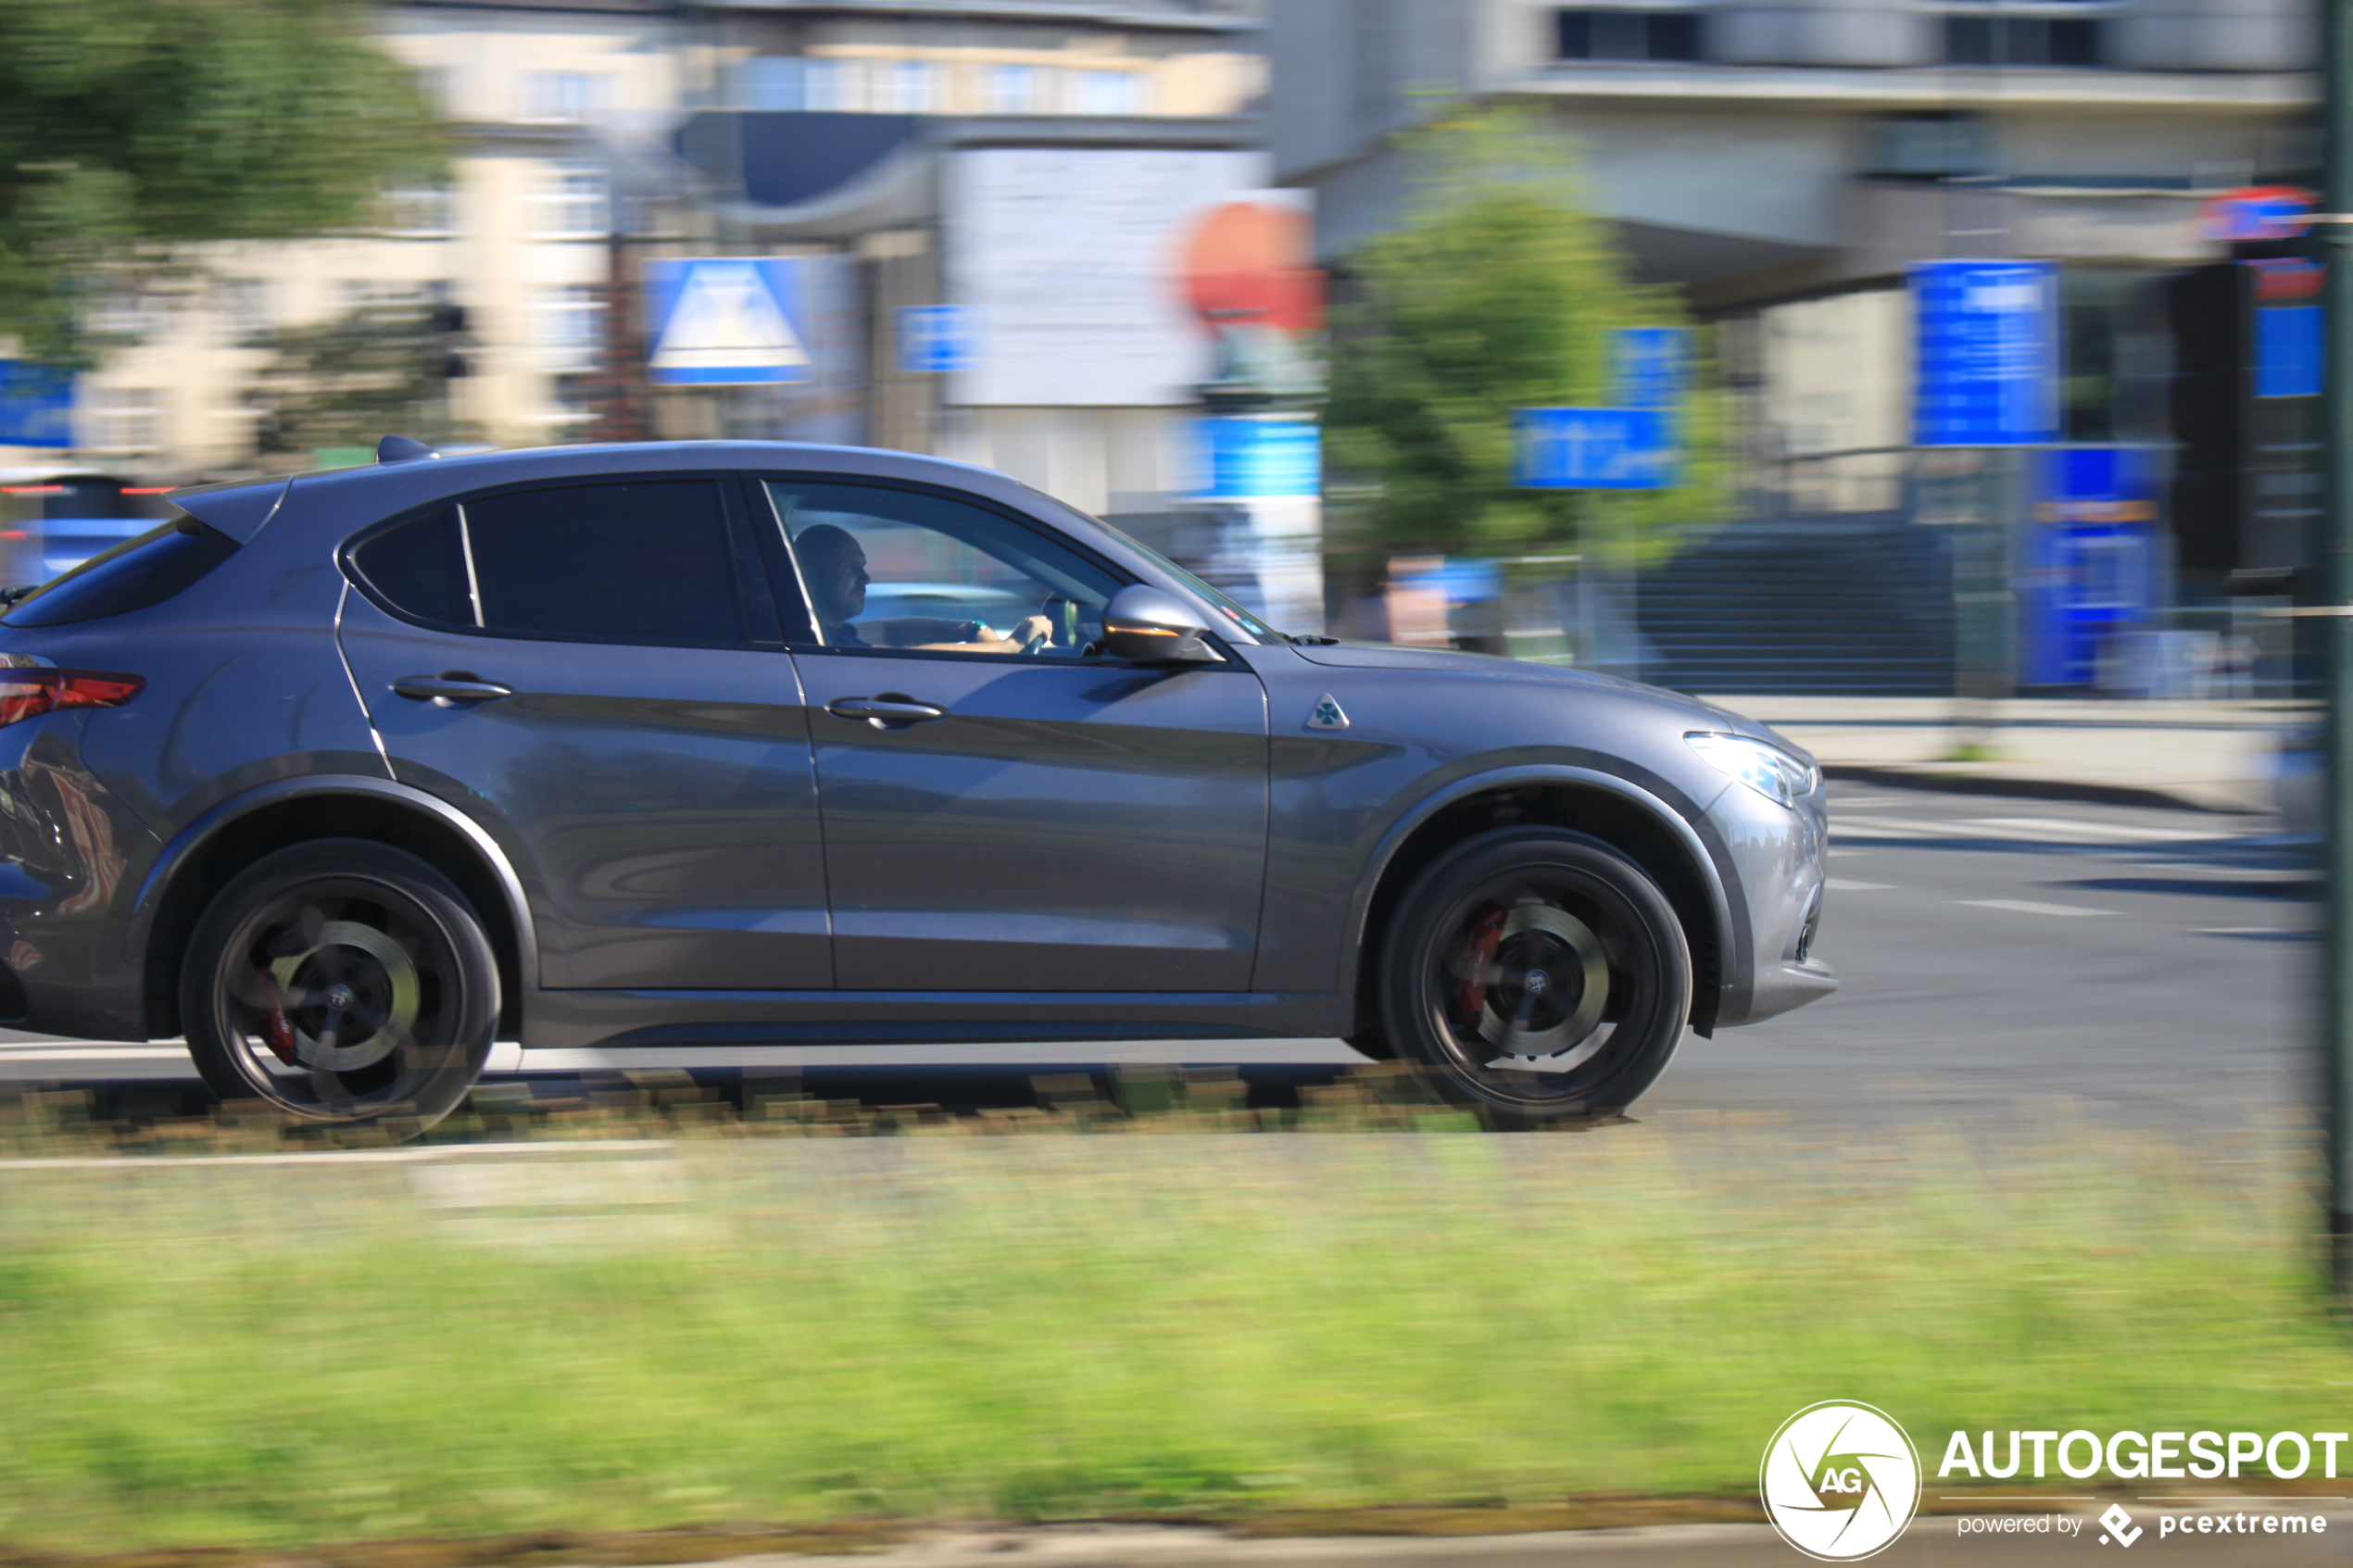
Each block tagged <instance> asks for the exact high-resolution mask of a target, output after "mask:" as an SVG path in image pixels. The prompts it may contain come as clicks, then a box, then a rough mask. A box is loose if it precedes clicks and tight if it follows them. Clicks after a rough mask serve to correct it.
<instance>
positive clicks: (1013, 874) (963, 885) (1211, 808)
mask: <svg viewBox="0 0 2353 1568" xmlns="http://www.w3.org/2000/svg"><path fill="white" fill-rule="evenodd" d="M797 657H798V659H799V664H800V667H801V671H802V673H803V678H804V679H805V680H806V681H807V682H808V684H809V717H810V724H811V726H812V731H813V733H814V734H815V736H816V747H817V776H818V781H819V788H820V790H821V791H822V794H823V797H824V803H825V872H826V878H827V882H828V884H829V885H830V886H831V888H832V892H833V911H834V961H835V971H836V979H837V984H838V985H842V986H843V987H845V988H850V989H862V990H879V989H885V988H888V989H892V990H903V991H984V990H1005V991H1054V990H1065V989H1067V990H1087V991H1097V992H1101V991H1221V992H1237V991H1243V990H1246V989H1248V988H1249V987H1250V985H1251V966H1252V953H1253V951H1254V950H1255V948H1256V947H1257V942H1258V918H1259V895H1260V890H1261V887H1262V885H1263V883H1264V879H1265V859H1266V699H1265V693H1264V692H1263V691H1262V690H1261V689H1260V687H1259V684H1258V682H1257V680H1256V678H1255V677H1253V676H1252V674H1251V672H1250V671H1249V670H1248V669H1247V668H1243V667H1239V666H1235V665H1228V666H1226V667H1223V668H1210V669H1189V670H1139V669H1134V668H1130V667H1126V666H1119V665H1112V666H1105V665H1102V664H1099V663H1079V662H1076V661H1071V660H1061V659H1024V660H1020V661H1018V662H1011V661H1007V660H1003V659H975V658H971V657H967V656H959V655H954V654H938V655H931V656H925V655H922V654H911V653H904V652H887V653H886V652H874V653H854V652H828V653H805V654H801V655H799V656H797ZM885 693H889V694H891V695H893V696H908V697H912V698H913V699H914V700H915V701H917V702H922V703H928V704H932V705H935V706H937V707H939V708H943V709H947V712H946V715H945V716H944V717H942V718H939V719H935V720H928V721H922V722H917V723H912V724H908V725H906V726H904V727H886V726H884V725H881V724H878V723H875V722H873V721H868V720H864V719H856V718H838V717H837V716H835V715H834V714H832V713H830V712H828V711H826V707H827V705H828V704H829V703H832V702H834V701H836V700H837V699H839V698H843V697H853V696H878V695H881V694H885Z"/></svg>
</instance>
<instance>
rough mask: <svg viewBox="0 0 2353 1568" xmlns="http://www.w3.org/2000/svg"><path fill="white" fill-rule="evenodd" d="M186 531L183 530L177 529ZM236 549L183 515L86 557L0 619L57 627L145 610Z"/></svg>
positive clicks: (224, 537)
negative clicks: (73, 622) (101, 552)
mask: <svg viewBox="0 0 2353 1568" xmlns="http://www.w3.org/2000/svg"><path fill="white" fill-rule="evenodd" d="M183 530H186V532H182V531H183ZM236 553H237V542H236V541H235V540H234V539H232V538H230V537H229V536H228V535H227V534H226V533H220V531H219V530H217V529H212V528H208V527H206V526H205V525H204V524H203V523H200V522H198V521H196V520H195V519H194V518H189V517H183V518H179V519H175V520H174V521H170V522H167V523H164V524H163V525H161V526H160V527H157V528H151V529H149V530H147V531H146V532H145V533H142V534H140V535H138V536H137V537H136V538H132V539H126V540H124V541H123V542H122V543H121V544H120V545H117V546H115V547H114V548H112V549H110V550H107V551H106V552H105V553H103V554H101V555H95V556H92V557H91V558H89V559H88V560H86V561H83V562H82V564H81V565H80V566H77V567H75V568H74V569H73V570H72V571H69V572H67V573H66V574H65V575H64V576H62V577H59V578H57V579H55V580H54V581H52V582H50V583H47V584H45V585H44V587H43V588H42V589H41V591H40V592H39V593H36V594H32V595H30V596H27V597H25V598H23V599H20V600H19V601H18V602H17V605H16V608H13V609H11V610H9V611H8V613H7V614H6V616H5V617H0V624H5V625H9V626H62V625H65V624H67V623H68V622H69V621H95V620H98V619H99V618H100V617H102V616H108V615H122V614H125V613H127V612H129V611H131V610H134V609H145V608H148V607H149V606H151V605H159V604H161V603H163V602H164V600H166V599H169V598H170V597H172V596H175V595H177V594H180V593H182V592H184V591H186V590H187V589H188V588H190V587H192V586H194V585H195V583H197V582H198V581H199V580H200V579H202V578H203V577H204V576H205V574H206V573H208V572H209V571H212V569H213V568H215V567H217V566H219V565H220V563H221V562H222V561H225V560H227V559H228V558H230V557H231V556H233V555H235V554H236Z"/></svg>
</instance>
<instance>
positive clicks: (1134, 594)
mask: <svg viewBox="0 0 2353 1568" xmlns="http://www.w3.org/2000/svg"><path fill="white" fill-rule="evenodd" d="M1208 638H1209V630H1208V628H1207V627H1205V626H1203V625H1202V623H1201V617H1200V616H1199V615H1197V614H1195V613H1194V612H1193V611H1192V610H1189V609H1188V608H1185V605H1184V602H1183V601H1182V600H1180V599H1178V598H1177V597H1176V595H1174V594H1171V593H1168V592H1166V591H1165V590H1163V589H1160V588H1151V587H1147V586H1145V585H1144V584H1143V583H1134V584H1131V585H1130V586H1128V587H1125V588H1122V589H1121V590H1120V591H1119V592H1118V593H1116V594H1114V595H1113V596H1111V603H1109V604H1107V605H1105V606H1104V607H1103V645H1102V646H1103V651H1104V652H1105V653H1107V654H1109V655H1111V656H1112V657H1113V658H1114V659H1128V660H1130V661H1132V662H1134V663H1137V664H1222V663H1224V662H1225V656H1224V655H1222V654H1220V653H1219V652H1218V651H1217V650H1216V649H1215V648H1213V647H1211V646H1209V641H1208Z"/></svg>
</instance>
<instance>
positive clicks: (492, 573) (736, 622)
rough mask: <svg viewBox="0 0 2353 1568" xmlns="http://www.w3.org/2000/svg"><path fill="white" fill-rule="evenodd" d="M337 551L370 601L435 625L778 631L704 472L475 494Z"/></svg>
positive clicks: (744, 639)
mask: <svg viewBox="0 0 2353 1568" xmlns="http://www.w3.org/2000/svg"><path fill="white" fill-rule="evenodd" d="M349 559H350V562H351V565H352V568H353V570H354V571H355V573H356V574H357V575H358V577H359V580H360V582H361V583H362V585H363V586H364V587H366V588H367V589H369V590H370V591H371V593H372V594H373V596H375V597H376V598H377V599H378V600H379V601H380V602H382V603H384V605H385V606H386V607H387V608H391V609H393V610H395V611H396V613H398V614H401V615H404V616H407V617H409V619H411V620H415V621H427V622H430V623H433V624H434V625H440V626H447V627H453V628H457V629H460V630H478V631H482V632H487V633H497V634H504V635H507V636H520V637H535V638H550V639H557V640H586V641H595V642H636V643H654V644H661V645H665V646H686V647H698V646H704V647H708V646H741V645H743V644H745V643H776V642H781V641H782V633H780V632H779V630H778V629H777V623H776V616H775V609H774V605H773V602H772V601H771V600H770V598H769V596H768V591H767V584H766V583H765V581H764V580H763V579H762V578H761V574H760V572H759V569H758V565H757V558H756V556H755V555H754V554H753V549H752V546H751V545H750V543H749V539H748V537H747V536H746V534H745V533H744V530H743V528H742V526H741V525H740V523H739V522H738V521H736V520H734V519H731V518H730V517H729V515H728V508H727V504H726V499H725V493H724V490H723V488H722V485H721V483H719V482H718V481H715V480H709V479H668V478H664V479H652V480H627V481H608V482H600V483H593V484H570V485H557V486H551V487H547V488H542V489H534V490H515V491H508V492H505V493H502V494H494V495H479V496H473V497H471V498H469V499H467V500H464V501H460V502H456V503H452V504H450V505H447V506H443V507H440V508H434V510H432V511H429V512H425V513H422V514H420V515H418V516H416V517H412V518H409V519H405V520H403V521H398V522H396V523H394V524H392V525H391V526H390V527H388V528H384V529H382V530H379V531H377V532H375V533H370V534H367V535H365V536H363V537H362V538H361V539H359V541H358V542H357V543H355V544H354V545H353V546H352V547H351V550H350V554H349Z"/></svg>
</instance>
